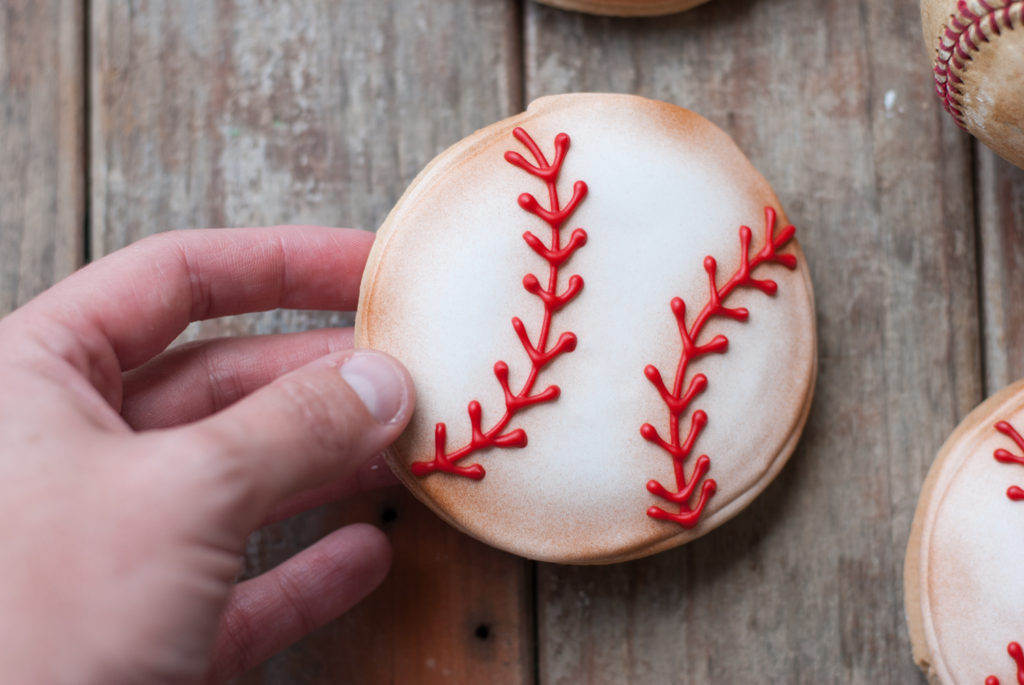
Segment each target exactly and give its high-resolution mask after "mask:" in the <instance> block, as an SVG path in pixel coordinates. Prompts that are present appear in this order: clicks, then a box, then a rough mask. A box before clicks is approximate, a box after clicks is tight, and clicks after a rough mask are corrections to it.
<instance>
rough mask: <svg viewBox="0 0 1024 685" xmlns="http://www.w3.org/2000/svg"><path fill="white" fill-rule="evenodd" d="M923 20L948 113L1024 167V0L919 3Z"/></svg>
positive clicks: (931, 0) (937, 83) (933, 0)
mask: <svg viewBox="0 0 1024 685" xmlns="http://www.w3.org/2000/svg"><path fill="white" fill-rule="evenodd" d="M921 17H922V21H923V26H924V40H925V45H926V46H927V48H928V51H929V55H930V57H931V58H932V61H933V70H934V72H935V88H936V91H937V92H938V95H939V97H940V98H941V99H942V101H943V105H944V106H945V108H946V111H948V112H949V113H950V115H952V116H953V118H954V119H955V120H956V121H957V123H958V124H959V125H960V126H961V127H963V128H964V129H966V130H967V131H969V132H971V133H972V134H974V135H975V136H977V137H978V139H979V140H981V141H982V142H983V143H985V144H986V145H988V146H989V147H990V148H992V149H993V150H995V151H996V152H997V153H998V154H999V155H1000V156H1002V157H1003V158H1005V159H1007V160H1009V161H1010V162H1013V163H1014V164H1016V165H1017V166H1019V167H1022V168H1024V0H921Z"/></svg>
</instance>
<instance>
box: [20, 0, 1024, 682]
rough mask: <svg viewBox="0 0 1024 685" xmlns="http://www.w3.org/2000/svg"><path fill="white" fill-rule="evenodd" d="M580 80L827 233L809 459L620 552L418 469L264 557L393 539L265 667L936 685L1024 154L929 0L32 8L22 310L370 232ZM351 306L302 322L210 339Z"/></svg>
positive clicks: (1012, 278)
mask: <svg viewBox="0 0 1024 685" xmlns="http://www.w3.org/2000/svg"><path fill="white" fill-rule="evenodd" d="M582 90H591V91H593V90H597V91H601V90H609V91H621V92H632V93H638V94H641V95H646V96H650V97H655V98H660V99H663V100H667V101H669V102H674V103H677V104H680V105H683V106H686V107H689V108H692V109H695V110H698V111H700V112H702V113H703V114H704V115H705V116H707V117H709V118H710V119H712V120H713V121H715V122H717V123H718V124H719V125H720V126H722V127H723V128H724V129H726V130H727V131H728V132H730V133H731V134H732V135H733V136H734V137H735V138H736V140H737V142H738V143H739V145H740V147H741V148H743V149H744V150H745V151H746V152H747V154H748V155H749V156H750V157H751V158H752V160H753V161H754V164H755V165H756V166H757V167H758V168H759V169H760V170H761V171H762V172H763V173H764V174H765V176H767V177H768V179H769V180H770V181H771V182H772V183H773V185H774V187H775V189H776V191H777V192H778V194H779V196H780V198H781V201H782V203H783V206H784V207H785V208H786V210H787V212H788V214H789V216H790V219H791V220H792V221H793V222H794V223H795V224H796V225H797V226H798V228H799V230H800V236H801V241H802V243H803V246H804V248H805V250H806V252H807V256H808V260H809V262H810V265H811V271H812V275H813V278H814V283H815V288H816V296H817V308H818V320H819V332H820V375H819V379H818V387H817V394H816V397H815V401H814V406H813V409H812V411H811V416H810V420H809V423H808V426H807V430H806V432H805V434H804V437H803V440H802V441H801V443H800V446H799V448H798V449H797V451H796V453H795V455H794V456H793V459H792V461H791V463H790V464H789V465H788V466H787V467H786V469H785V470H784V472H783V473H782V475H781V476H780V477H779V478H778V480H777V481H776V482H775V483H774V484H773V485H772V486H771V487H769V488H768V490H767V491H766V492H765V493H764V494H763V495H762V496H761V497H760V498H759V499H758V500H757V501H756V502H755V503H754V504H753V506H751V507H750V508H749V509H748V510H747V511H746V512H745V513H743V514H742V515H740V516H739V517H738V518H736V519H735V520H733V521H732V522H731V523H729V524H727V525H725V526H723V527H722V528H720V529H718V530H716V531H715V532H714V533H712V534H710V535H708V536H706V537H705V538H702V539H700V540H698V541H697V542H695V543H692V544H690V545H688V546H686V547H685V548H682V549H677V550H674V551H671V552H667V553H664V554H660V555H658V556H655V557H653V558H649V559H644V560H641V561H637V562H633V563H628V564H620V565H617V566H611V567H599V568H573V567H562V566H554V565H549V564H536V563H531V562H528V561H524V560H522V559H518V558H515V557H512V556H509V555H506V554H503V553H500V552H496V551H494V550H491V549H488V548H485V547H484V546H482V545H480V544H478V543H476V542H474V541H472V540H469V539H467V538H465V537H463V536H461V535H459V534H456V533H454V532H453V531H452V530H450V529H448V528H447V527H446V526H445V525H443V524H441V523H440V522H439V521H438V520H436V519H435V518H434V517H433V516H432V515H431V514H429V513H428V512H426V511H425V510H424V508H423V507H421V506H419V505H418V504H417V503H415V502H414V501H413V500H411V499H410V497H409V496H407V495H406V494H405V493H404V492H403V491H400V490H397V489H395V490H392V491H388V492H381V493H378V494H374V495H370V496H366V497H363V498H361V499H358V500H355V501H350V502H346V503H343V504H339V505H336V506H330V507H323V508H321V509H319V510H316V511H314V512H312V513H310V514H307V515H304V516H302V517H300V518H298V519H296V520H294V521H292V522H289V523H285V524H279V525H275V526H271V527H269V528H267V529H265V530H262V531H260V532H258V533H256V534H255V535H254V536H253V538H252V540H251V543H250V544H249V547H248V554H247V572H248V573H251V574H255V573H259V572H260V571H262V570H264V569H267V568H270V567H271V566H273V565H274V564H276V563H278V562H280V561H281V560H282V559H284V558H286V557H288V556H289V555H291V554H293V553H294V552H295V551H296V550H297V549H299V548H301V547H303V546H304V545H307V544H309V543H311V542H312V541H313V540H315V539H317V538H318V537H320V536H321V535H323V534H325V533H326V532H327V531H329V530H331V529H333V528H335V527H336V526H338V525H340V524H342V523H344V522H348V521H353V520H369V521H374V522H377V523H379V524H380V525H381V526H382V527H383V528H384V529H385V530H386V531H387V532H388V534H389V535H390V537H391V540H392V542H393V544H394V548H395V564H394V569H393V571H392V573H391V575H390V577H389V579H388V581H387V582H386V583H385V585H384V586H383V587H382V588H381V589H379V590H378V591H377V592H376V593H375V594H374V595H373V596H372V597H371V598H370V599H369V600H368V601H366V602H364V603H363V604H362V605H360V606H359V607H358V608H357V609H355V610H354V611H352V612H351V613H350V614H349V615H348V616H346V617H345V618H343V619H341V620H339V621H337V622H335V623H333V624H332V625H330V626H328V627H326V628H323V629H321V630H319V631H317V632H316V633H315V634H313V635H312V636H310V637H309V638H308V639H306V640H304V641H302V642H301V643H299V644H297V645H296V646H294V647H293V648H291V649H290V650H288V651H287V652H285V653H283V654H281V655H280V656H278V657H276V658H274V659H272V660H271V661H270V662H268V663H267V664H266V665H265V666H264V667H263V668H262V669H260V670H258V671H256V672H253V673H251V674H250V675H248V676H246V677H244V678H243V679H242V682H244V683H293V682H294V683H336V682H351V683H435V682H436V683H447V682H454V683H528V682H540V683H609V684H610V683H634V682H650V683H667V682H678V683H750V682H770V683H813V684H815V685H817V684H820V683H872V684H877V683H911V682H923V679H922V678H921V677H920V676H919V675H918V674H917V671H916V669H915V667H914V666H913V664H912V662H911V657H910V647H909V643H908V638H907V633H906V629H905V627H904V620H903V604H902V602H903V599H902V575H901V574H902V568H901V567H902V560H903V551H904V546H905V543H906V539H907V535H908V531H909V529H910V521H911V517H912V514H913V511H914V505H915V501H916V498H917V493H918V490H919V488H920V485H921V482H922V480H923V478H924V474H925V472H926V470H927V468H928V466H929V465H930V463H931V460H932V457H933V455H934V454H935V451H936V449H937V448H938V446H939V445H940V444H941V442H942V441H943V439H944V438H945V436H946V435H947V434H948V433H949V431H950V430H951V429H952V428H953V426H954V425H955V424H956V423H957V422H958V421H959V420H960V419H961V418H962V417H963V416H964V415H965V414H966V413H967V411H968V410H969V409H970V408H971V407H972V406H974V405H975V404H976V403H977V402H978V401H980V400H981V399H982V398H983V397H984V396H985V395H987V394H989V393H991V392H992V391H994V390H996V389H997V388H999V387H1001V386H1003V385H1004V384H1006V383H1008V382H1010V381H1011V380H1013V379H1016V378H1018V377H1020V376H1024V357H1022V354H1021V352H1022V351H1024V297H1021V296H1020V293H1021V292H1024V268H1022V266H1024V245H1022V241H1021V237H1022V236H1024V172H1022V171H1020V170H1018V169H1015V168H1013V167H1011V166H1009V165H1008V164H1006V163H1004V162H1002V161H1000V160H999V159H998V158H996V157H994V156H993V155H992V154H991V153H990V152H989V151H988V150H987V149H985V148H984V147H981V146H979V145H977V144H975V143H974V142H973V141H972V140H971V139H969V138H968V137H967V136H966V135H964V134H962V133H961V132H960V131H959V130H958V129H957V128H956V126H955V125H954V124H953V122H952V120H951V119H950V118H949V117H948V116H947V115H946V114H945V113H944V112H943V111H942V109H941V107H940V105H939V102H938V100H937V99H936V98H935V97H934V94H933V92H932V84H931V75H930V70H929V64H928V61H927V58H926V52H925V49H924V47H923V45H922V42H921V36H920V28H919V20H918V10H917V2H916V0H713V1H712V2H710V3H708V4H707V5H704V6H702V7H700V8H698V9H696V10H693V11H691V12H688V13H684V14H681V15H677V16H673V17H667V18H660V19H652V20H633V21H624V20H609V19H601V18H594V17H586V16H582V15H578V14H570V13H565V12H561V11H557V10H553V9H548V8H545V7H542V6H540V5H536V4H534V3H533V2H529V1H525V2H524V1H513V0H363V1H360V2H357V1H354V0H350V1H341V0H305V1H304V0H292V1H289V2H284V1H272V0H264V1H262V2H260V1H257V0H234V1H233V2H226V1H225V2H201V1H198V0H188V1H182V2H168V1H166V0H165V1H164V2H158V1H156V0H151V1H138V2H131V3H129V2H126V1H118V0H88V1H85V0H79V1H78V2H75V1H74V0H13V1H11V0H9V1H8V2H7V3H5V7H4V9H3V10H2V11H0V284H2V285H0V309H2V310H4V311H6V310H9V309H11V308H13V307H15V306H16V305H18V304H19V303H22V302H24V301H25V300H26V299H28V298H29V297H31V296H32V295H33V294H35V293H37V292H38V291H39V290H41V289H42V288H44V287H46V286H47V285H48V284H49V283H51V282H53V281H54V280H56V279H58V278H60V277H61V276H63V275H65V274H67V273H68V272H69V271H71V270H72V269H74V268H75V267H76V266H78V265H79V264H81V263H82V262H83V261H84V260H88V259H92V258H95V257H98V256H99V255H102V254H104V253H107V252H109V251H111V250H114V249H116V248H118V247H121V246H122V245H125V244H126V243H128V242H130V241H133V240H135V239H137V238H140V237H142V236H144V235H147V234H150V233H154V232H157V231H163V230H167V229H174V228H184V227H194V226H240V225H259V224H275V223H320V224H327V225H343V226H358V227H365V228H370V229H372V228H374V227H376V226H377V225H378V224H379V223H380V222H381V220H382V219H383V217H384V215H385V213H386V212H387V211H388V208H389V207H390V206H391V205H392V203H393V202H394V201H395V199H396V198H397V197H398V195H399V193H400V192H401V191H402V189H403V188H404V186H405V185H406V184H407V183H408V182H409V181H410V180H411V179H412V177H413V176H414V175H415V174H416V172H417V171H418V170H419V169H420V168H421V167H422V166H423V165H424V164H425V163H426V162H427V161H428V160H430V159H431V157H433V156H434V155H435V154H436V153H438V152H439V151H440V150H442V149H443V148H445V147H446V146H447V145H449V144H451V143H453V142H455V141H456V140H458V139H459V138H461V137H463V136H465V135H466V134H468V133H470V132H471V131H473V130H474V129H476V128H478V127H480V126H483V125H485V124H488V123H490V122H492V121H494V120H497V119H499V118H502V117H505V116H507V115H510V114H512V113H515V112H518V111H520V110H521V109H523V107H524V106H525V104H526V103H527V102H528V101H529V100H531V99H533V98H535V97H537V96H540V95H543V94H547V93H558V92H564V91H582ZM1014 293H1018V294H1017V295H1016V296H1015V295H1014ZM350 320H351V317H350V315H346V314H337V313H335V314H330V313H316V312H272V313H268V314H265V315H261V316H254V317H239V318H234V319H231V320H228V321H213V322H205V323H203V324H201V325H198V326H195V327H194V328H193V329H191V330H190V331H189V334H188V335H189V336H191V337H195V336H210V335H224V334H236V333H252V332H256V333H267V332H273V331H290V330H297V329H305V328H309V327H313V326H323V325H339V324H344V323H345V322H347V321H350Z"/></svg>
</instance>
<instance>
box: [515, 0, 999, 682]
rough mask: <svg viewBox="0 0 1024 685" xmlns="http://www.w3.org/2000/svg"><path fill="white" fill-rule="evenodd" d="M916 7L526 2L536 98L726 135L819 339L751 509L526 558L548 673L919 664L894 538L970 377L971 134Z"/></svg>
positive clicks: (703, 675) (548, 677) (975, 373)
mask: <svg viewBox="0 0 1024 685" xmlns="http://www.w3.org/2000/svg"><path fill="white" fill-rule="evenodd" d="M911 5H912V4H911V3H891V2H888V1H886V0H862V1H859V2H844V3H822V2H819V1H818V0H784V1H780V2H757V1H755V0H734V1H732V2H714V3H710V4H708V5H706V6H704V7H701V8H698V9H696V10H694V11H691V12H689V13H687V14H684V15H680V16H677V17H671V18H663V19H659V20H638V21H632V22H622V21H615V20H606V19H598V18H593V17H584V16H582V15H573V14H564V13H559V12H557V11H554V10H549V9H545V8H542V7H540V6H533V5H530V6H528V11H527V14H526V36H525V38H526V45H525V52H524V54H525V60H524V61H525V69H526V71H525V85H526V92H527V95H528V98H529V99H532V98H534V97H537V96H539V95H542V94H546V93H552V92H560V91H565V90H612V91H627V92H635V93H638V94H641V95H648V96H651V97H657V98H660V99H664V100H667V101H670V102H675V103H677V104H680V105H683V106H687V107H690V108H692V109H695V110H697V111H700V112H702V113H704V114H705V115H706V116H708V117H709V118H710V119H712V120H713V121H715V122H716V123H718V124H719V125H720V126H722V127H723V128H724V129H725V130H726V131H728V132H729V133H731V134H732V135H733V136H734V137H735V138H736V140H737V142H738V143H739V145H740V147H741V148H742V149H744V150H745V151H746V152H747V153H748V154H749V155H750V157H751V159H752V160H753V162H754V164H755V166H757V167H758V168H759V169H760V170H761V171H762V172H763V173H764V174H765V175H766V176H767V177H768V179H769V180H770V181H772V183H773V184H774V186H775V189H776V190H777V192H778V193H779V195H780V198H781V201H782V204H783V206H784V207H785V208H786V210H787V213H788V215H789V218H790V219H791V220H792V221H793V222H794V223H795V224H796V225H797V228H798V237H799V238H800V240H801V242H802V243H803V246H804V248H805V250H806V252H807V256H808V261H809V263H810V265H811V270H812V276H813V280H814V283H815V289H816V295H817V310H818V317H819V336H820V341H819V353H820V355H819V356H820V375H819V381H818V388H817V393H816V397H815V402H814V406H813V409H812V413H811V417H810V420H809V424H808V427H807V430H806V432H805V435H804V438H803V440H802V443H801V445H800V447H799V448H798V450H797V453H796V454H795V455H794V457H793V459H792V461H791V463H790V464H789V466H788V467H787V468H786V470H785V471H784V472H783V474H782V475H781V477H780V478H779V479H778V480H777V481H776V482H775V483H774V484H773V485H772V486H771V487H770V488H769V489H768V490H767V491H766V492H765V493H764V494H763V495H762V496H761V497H760V498H759V499H758V500H757V501H756V502H755V503H754V505H753V506H752V507H750V509H749V510H748V511H746V512H745V513H743V514H741V515H740V516H739V517H738V518H737V519H735V520H734V521H733V522H731V523H729V524H727V525H725V526H723V527H722V528H720V529H719V530H716V531H714V532H712V533H711V534H710V535H708V536H707V537H706V538H703V539H701V540H698V541H697V542H696V543H692V544H690V545H688V546H686V547H685V548H683V549H679V550H675V551H672V552H669V553H666V554H662V555H659V556H656V557H653V558H650V559H647V560H642V561H639V562H635V563H632V564H625V565H621V566H616V567H610V568H569V567H557V566H541V567H540V568H539V571H538V612H539V615H538V622H539V672H540V680H541V682H544V683H575V682H590V683H624V682H641V681H654V682H678V683H707V682H729V683H733V682H735V683H740V682H801V683H803V682H806V683H826V682H828V683H831V682H843V683H907V682H922V678H921V676H920V675H919V674H918V673H917V671H916V669H915V667H914V665H913V663H912V661H911V656H910V647H909V643H908V639H907V636H906V629H905V627H904V625H903V612H902V599H901V597H902V575H901V563H902V559H903V552H904V546H905V544H906V538H907V534H908V531H909V527H910V520H911V516H912V513H913V507H914V503H915V501H916V495H917V490H918V489H919V488H920V483H921V481H922V479H923V477H924V474H925V471H926V469H927V467H928V465H929V464H930V463H931V460H932V458H933V456H934V453H935V450H936V449H937V448H938V446H939V445H940V444H941V442H942V440H943V439H944V437H945V436H946V434H947V433H948V432H949V430H951V429H952V428H953V426H954V425H955V423H956V422H957V421H958V420H959V418H960V417H961V416H963V414H964V413H965V412H966V411H967V410H968V409H969V408H970V407H971V406H973V404H974V403H975V402H977V401H978V400H979V399H980V397H981V388H982V384H981V370H980V350H979V342H978V336H977V330H978V304H977V286H976V280H975V279H976V268H975V263H974V249H975V245H974V222H973V212H972V197H971V168H970V154H969V147H968V143H967V141H966V139H965V138H964V137H963V136H962V135H961V134H959V133H958V132H957V131H956V129H955V126H953V125H952V122H949V121H947V120H946V118H945V117H944V116H943V113H942V111H941V108H940V107H938V106H937V105H936V103H935V102H934V101H933V96H932V94H931V93H930V90H929V88H930V84H929V77H928V76H929V74H928V69H927V64H926V61H925V60H924V57H923V55H922V54H921V53H922V51H921V49H920V45H919V41H920V39H919V35H918V34H919V17H918V16H917V11H916V7H913V6H911ZM713 458H714V457H713V455H712V460H713Z"/></svg>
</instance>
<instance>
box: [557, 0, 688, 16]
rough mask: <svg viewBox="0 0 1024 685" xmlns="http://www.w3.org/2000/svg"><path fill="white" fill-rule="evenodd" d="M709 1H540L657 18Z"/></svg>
mask: <svg viewBox="0 0 1024 685" xmlns="http://www.w3.org/2000/svg"><path fill="white" fill-rule="evenodd" d="M707 1H708V0H538V2H541V3H543V4H545V5H551V6H552V7H558V8H561V9H564V10H574V11H576V12H586V13H588V14H604V15H608V16H613V17H655V16H661V15H665V14H674V13H676V12H682V11H683V10H688V9H690V8H691V7H696V6H697V5H703V4H704V3H705V2H707Z"/></svg>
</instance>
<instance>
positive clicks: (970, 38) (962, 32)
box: [934, 0, 1024, 128]
mask: <svg viewBox="0 0 1024 685" xmlns="http://www.w3.org/2000/svg"><path fill="white" fill-rule="evenodd" d="M977 5H978V7H980V8H981V10H982V11H980V12H976V11H973V10H972V9H971V8H970V6H969V5H968V3H967V0H958V2H957V6H956V13H955V14H952V15H950V17H949V21H948V22H947V23H946V24H945V25H944V26H943V27H942V34H941V35H940V36H939V45H938V49H937V51H936V52H937V54H936V57H935V68H934V72H935V92H936V93H938V95H939V98H941V99H942V104H943V106H944V107H945V109H946V111H947V112H949V113H950V114H951V115H952V117H953V119H954V120H955V121H956V123H957V125H958V126H960V128H965V121H964V113H963V110H962V109H960V97H961V96H962V95H963V90H962V88H961V87H962V86H963V79H962V78H961V76H960V74H961V73H962V72H963V71H964V69H965V68H966V67H967V63H968V62H970V61H971V59H972V53H975V52H978V51H979V50H980V49H981V47H982V43H987V42H989V38H988V37H987V36H986V35H985V32H984V29H985V28H987V29H988V30H989V31H990V32H991V33H992V34H993V35H996V36H999V35H1001V34H1002V31H1003V29H1007V30H1013V29H1014V28H1015V24H1014V22H1015V21H1016V23H1020V22H1021V21H1022V16H1024V2H1006V1H1005V0H977Z"/></svg>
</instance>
